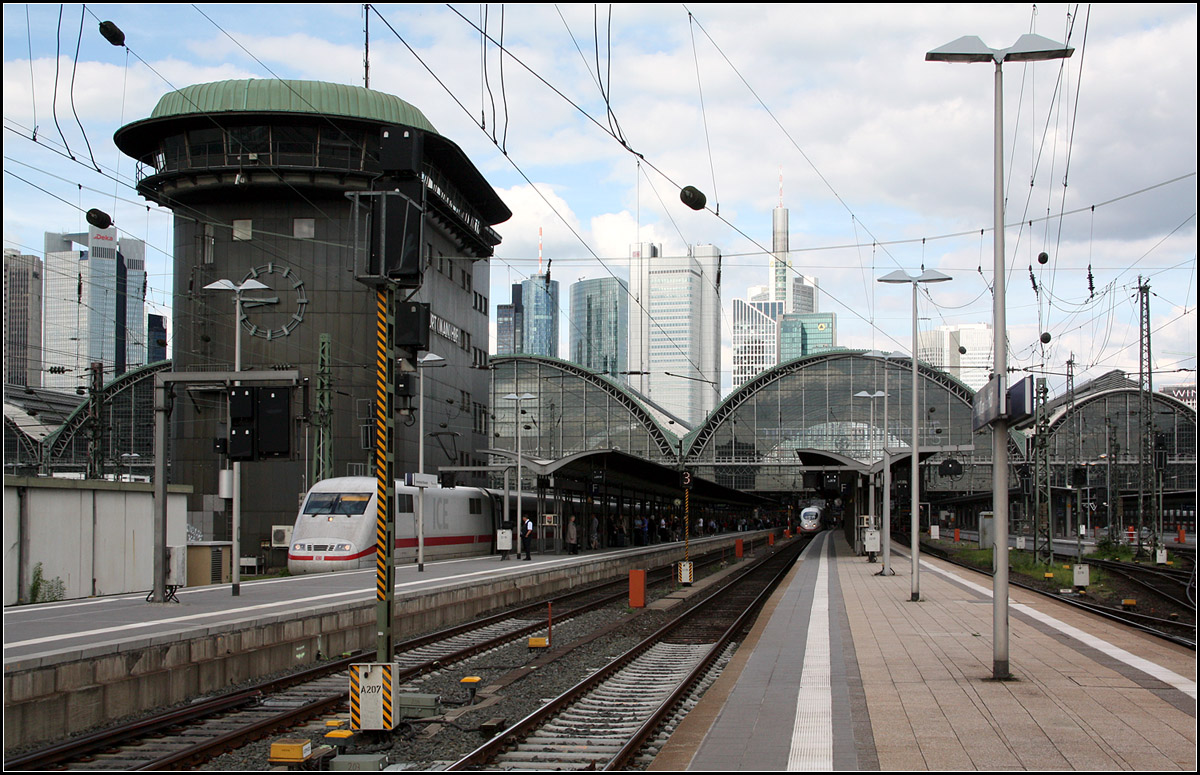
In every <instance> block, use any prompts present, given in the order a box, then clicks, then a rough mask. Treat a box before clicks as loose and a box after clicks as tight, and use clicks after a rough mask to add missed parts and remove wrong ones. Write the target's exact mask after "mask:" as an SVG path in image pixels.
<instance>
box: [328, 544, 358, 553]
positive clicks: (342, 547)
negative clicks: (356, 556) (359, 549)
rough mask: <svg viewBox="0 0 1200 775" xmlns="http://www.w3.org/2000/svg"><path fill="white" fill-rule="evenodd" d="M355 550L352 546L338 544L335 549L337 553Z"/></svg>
mask: <svg viewBox="0 0 1200 775" xmlns="http://www.w3.org/2000/svg"><path fill="white" fill-rule="evenodd" d="M353 549H354V546H353V545H352V544H336V545H335V546H334V547H333V550H334V551H335V552H349V551H352V550H353Z"/></svg>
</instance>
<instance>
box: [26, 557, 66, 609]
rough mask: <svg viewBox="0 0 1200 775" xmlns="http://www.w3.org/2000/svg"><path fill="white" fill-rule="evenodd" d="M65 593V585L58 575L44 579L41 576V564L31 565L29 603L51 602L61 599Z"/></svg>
mask: <svg viewBox="0 0 1200 775" xmlns="http://www.w3.org/2000/svg"><path fill="white" fill-rule="evenodd" d="M66 594H67V585H66V584H64V583H63V580H62V579H60V578H59V577H58V576H55V577H54V578H52V579H49V580H47V579H45V578H43V576H42V564H41V563H40V562H39V563H37V564H35V565H34V566H33V579H32V580H31V581H30V582H29V602H30V603H53V602H56V601H58V600H62V599H63V598H64V597H65V596H66Z"/></svg>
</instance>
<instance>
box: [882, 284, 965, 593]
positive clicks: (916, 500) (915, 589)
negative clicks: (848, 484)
mask: <svg viewBox="0 0 1200 775" xmlns="http://www.w3.org/2000/svg"><path fill="white" fill-rule="evenodd" d="M949 279H950V276H949V275H945V274H942V273H941V272H939V271H937V270H936V269H925V270H923V271H922V272H921V274H919V275H910V274H908V273H907V272H905V271H904V270H902V269H897V270H896V271H894V272H890V273H888V274H885V275H884V276H883V277H880V278H879V282H881V283H910V284H911V285H912V449H911V451H912V474H911V476H910V479H909V483H908V489H909V490H910V491H911V494H912V504H911V508H912V514H910V515H909V516H910V524H911V537H910V543H911V545H912V546H911V549H912V552H911V553H912V594H911V600H912V602H914V603H916V602H918V601H919V600H920V599H921V587H920V582H919V575H918V574H919V571H918V567H919V562H920V556H919V555H920V543H919V541H918V539H919V537H920V532H921V531H920V523H919V521H918V515H919V512H920V501H921V480H920V478H919V476H920V474H919V471H918V468H919V466H920V456H921V455H920V446H919V443H918V442H919V441H920V425H919V424H918V420H919V419H920V418H919V416H918V415H919V407H918V403H919V402H918V400H917V399H918V390H917V388H918V384H917V285H918V284H920V283H944V282H946V281H947V280H949Z"/></svg>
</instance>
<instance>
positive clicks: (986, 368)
mask: <svg viewBox="0 0 1200 775" xmlns="http://www.w3.org/2000/svg"><path fill="white" fill-rule="evenodd" d="M994 345H995V340H994V338H993V337H992V326H991V324H990V323H967V324H963V325H957V326H938V327H937V328H934V329H931V330H929V331H921V332H920V333H918V334H917V357H918V358H919V359H921V360H923V361H925V362H926V363H928V364H929V365H930V366H934V367H936V368H939V369H941V370H942V371H945V372H946V373H948V374H950V375H951V376H952V377H955V378H956V379H958V381H959V382H962V383H963V384H965V385H967V386H968V387H970V388H971V389H972V390H979V389H980V388H981V387H983V386H984V385H986V384H987V381H988V376H989V375H990V374H991V372H992V369H993V359H992V347H993V346H994Z"/></svg>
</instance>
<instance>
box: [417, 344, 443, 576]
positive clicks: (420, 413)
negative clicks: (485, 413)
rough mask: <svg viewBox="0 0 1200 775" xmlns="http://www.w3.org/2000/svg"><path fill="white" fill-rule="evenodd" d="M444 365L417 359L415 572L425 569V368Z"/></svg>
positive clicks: (430, 356) (427, 355)
mask: <svg viewBox="0 0 1200 775" xmlns="http://www.w3.org/2000/svg"><path fill="white" fill-rule="evenodd" d="M445 365H446V359H445V358H443V357H442V356H440V355H435V354H433V353H425V355H424V356H422V357H421V358H418V359H417V473H418V474H421V475H422V476H420V477H419V479H420V482H419V484H418V486H417V572H418V573H421V572H424V571H425V482H424V476H423V475H424V473H425V370H426V369H431V368H437V367H440V366H445Z"/></svg>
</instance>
